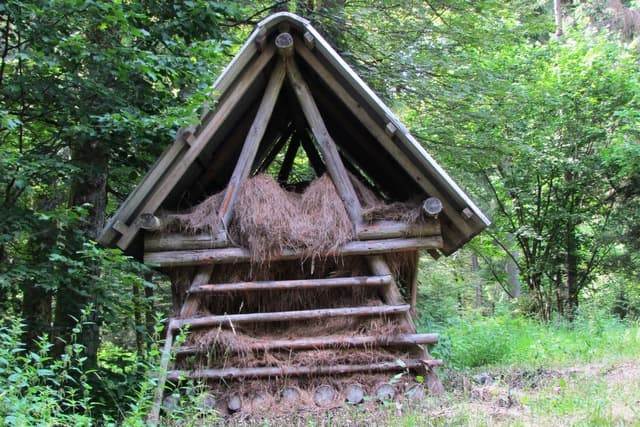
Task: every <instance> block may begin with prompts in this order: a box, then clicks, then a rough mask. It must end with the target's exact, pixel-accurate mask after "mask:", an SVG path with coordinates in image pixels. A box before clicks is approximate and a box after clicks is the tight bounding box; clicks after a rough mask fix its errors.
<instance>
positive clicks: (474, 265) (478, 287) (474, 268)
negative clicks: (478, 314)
mask: <svg viewBox="0 0 640 427" xmlns="http://www.w3.org/2000/svg"><path fill="white" fill-rule="evenodd" d="M471 272H472V273H473V280H474V282H475V285H474V287H475V291H476V292H475V293H476V295H475V300H474V307H475V308H476V309H479V310H480V309H482V280H481V279H480V277H479V273H480V263H479V262H478V255H477V254H476V253H474V252H472V253H471Z"/></svg>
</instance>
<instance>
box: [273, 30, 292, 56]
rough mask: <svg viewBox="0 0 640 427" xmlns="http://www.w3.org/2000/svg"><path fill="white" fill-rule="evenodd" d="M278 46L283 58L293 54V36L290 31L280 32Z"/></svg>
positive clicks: (277, 38)
mask: <svg viewBox="0 0 640 427" xmlns="http://www.w3.org/2000/svg"><path fill="white" fill-rule="evenodd" d="M276 47H277V48H278V52H279V53H280V55H282V57H283V58H290V57H291V56H293V37H292V36H291V34H289V33H280V34H278V37H276Z"/></svg>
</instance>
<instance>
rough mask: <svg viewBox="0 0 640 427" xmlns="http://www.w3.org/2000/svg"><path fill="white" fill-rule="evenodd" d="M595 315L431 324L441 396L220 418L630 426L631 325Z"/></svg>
mask: <svg viewBox="0 0 640 427" xmlns="http://www.w3.org/2000/svg"><path fill="white" fill-rule="evenodd" d="M596 319H597V320H589V319H580V320H579V321H577V322H575V323H574V324H567V323H551V324H547V325H544V324H540V323H538V322H535V321H533V320H527V319H523V318H513V317H509V316H505V317H497V318H479V319H466V320H464V321H462V320H461V321H459V322H456V323H454V324H451V325H450V326H448V327H446V328H443V329H442V330H441V331H440V333H441V336H442V340H441V341H442V344H441V345H440V347H438V348H436V349H435V350H434V354H436V355H437V356H438V357H441V358H443V359H444V360H445V362H446V364H447V368H446V369H441V371H440V376H441V378H442V379H443V382H444V384H445V388H446V390H447V391H446V393H445V394H444V395H442V396H438V397H428V398H426V399H424V400H423V401H420V402H419V403H417V404H411V405H409V403H407V402H406V401H399V402H388V403H386V404H384V405H380V404H367V405H364V406H359V407H351V408H345V407H343V408H339V409H336V410H333V411H330V412H328V413H324V414H322V415H320V414H315V415H310V414H297V415H290V416H285V417H273V416H269V414H266V417H265V418H264V419H262V420H239V419H235V420H231V422H229V421H230V420H226V421H225V424H227V423H230V424H235V425H260V426H281V425H300V426H430V425H434V426H449V425H456V426H457V425H470V426H485V425H486V426H493V425H509V426H511V425H514V426H520V425H522V426H565V425H567V426H568V425H571V426H573V425H585V426H619V425H634V426H635V425H637V426H640V326H639V325H637V324H629V323H621V322H618V321H615V320H612V319H607V318H602V317H599V318H596ZM481 378H484V379H485V380H486V382H485V383H484V384H481V383H480V382H482V381H481ZM371 403H372V402H371ZM178 424H181V423H178ZM195 424H196V425H198V424H199V423H198V422H196V423H195Z"/></svg>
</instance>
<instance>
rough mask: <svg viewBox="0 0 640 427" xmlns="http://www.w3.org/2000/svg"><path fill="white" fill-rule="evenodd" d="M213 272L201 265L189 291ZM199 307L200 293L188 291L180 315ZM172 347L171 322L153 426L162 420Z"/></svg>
mask: <svg viewBox="0 0 640 427" xmlns="http://www.w3.org/2000/svg"><path fill="white" fill-rule="evenodd" d="M212 272H213V266H212V265H203V266H202V267H200V268H199V269H198V271H197V272H196V274H195V276H194V277H193V280H192V281H191V286H190V287H189V291H192V290H194V289H195V288H197V287H199V286H201V285H204V284H206V283H208V282H209V278H210V277H211V273H212ZM197 309H198V294H197V293H196V294H194V293H191V292H188V293H187V296H186V298H185V301H184V304H183V305H182V308H181V309H180V317H191V316H193V315H194V314H195V312H196V310H197ZM172 349H173V328H172V327H171V324H169V325H167V336H166V337H165V340H164V347H163V349H162V356H161V358H160V371H159V373H158V384H157V387H158V388H157V389H156V394H155V397H154V399H153V406H152V407H151V412H150V413H149V417H148V420H147V422H148V424H149V425H150V426H152V427H155V426H156V425H158V422H159V421H160V408H161V407H162V397H163V396H164V386H165V383H166V381H167V372H168V370H169V362H170V361H171V350H172Z"/></svg>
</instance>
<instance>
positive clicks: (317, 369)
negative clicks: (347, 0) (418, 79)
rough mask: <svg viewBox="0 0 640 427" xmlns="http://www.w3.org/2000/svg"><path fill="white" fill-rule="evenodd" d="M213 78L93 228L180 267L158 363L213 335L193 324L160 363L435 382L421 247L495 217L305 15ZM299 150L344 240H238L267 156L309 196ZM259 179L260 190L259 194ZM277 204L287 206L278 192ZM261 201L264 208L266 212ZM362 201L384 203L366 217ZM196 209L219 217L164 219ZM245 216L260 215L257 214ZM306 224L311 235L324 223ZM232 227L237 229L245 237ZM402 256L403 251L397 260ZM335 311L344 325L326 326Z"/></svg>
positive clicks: (460, 239)
mask: <svg viewBox="0 0 640 427" xmlns="http://www.w3.org/2000/svg"><path fill="white" fill-rule="evenodd" d="M215 90H216V100H215V104H214V105H213V107H211V108H210V109H208V110H207V111H206V112H205V113H204V114H203V115H202V117H201V122H200V124H199V125H198V126H195V127H189V128H186V129H182V130H181V131H180V132H179V133H178V136H177V138H176V140H175V142H174V143H173V144H172V145H171V146H170V147H169V148H167V149H166V151H165V152H164V154H163V155H162V156H161V157H160V158H159V159H158V161H157V162H156V164H155V165H154V166H153V167H152V168H151V170H150V171H149V172H148V173H147V175H146V176H145V177H144V178H143V180H142V181H141V182H140V184H139V185H138V186H137V187H136V189H135V190H134V191H133V192H132V193H131V195H130V196H129V197H128V198H127V199H126V200H125V202H124V203H123V204H122V205H121V206H120V208H119V210H118V211H117V212H116V214H115V215H114V216H113V217H112V218H111V219H110V221H109V222H108V224H107V226H106V227H105V229H104V231H103V232H102V234H101V236H100V242H101V243H102V244H103V245H107V246H117V247H120V248H121V249H123V250H125V251H126V252H127V253H129V254H132V255H133V256H136V257H138V258H142V259H144V262H145V263H147V264H149V265H151V266H153V267H155V268H157V269H159V270H161V271H164V272H168V273H169V274H170V276H171V278H172V283H173V292H174V311H175V312H174V313H173V317H172V318H171V320H170V321H169V324H168V328H167V339H166V342H165V351H164V354H163V359H162V365H163V368H164V369H165V370H166V369H167V368H168V365H169V363H170V359H171V357H170V354H171V349H172V347H173V344H174V336H175V334H176V333H177V332H178V331H179V330H181V329H182V330H184V328H185V327H188V330H189V334H200V335H199V336H200V337H203V336H206V337H209V338H207V339H206V340H205V342H206V345H199V344H198V343H197V342H195V341H190V340H189V338H187V342H186V344H185V345H184V346H182V347H181V348H179V349H177V355H176V362H175V366H176V369H173V370H169V371H168V373H167V377H168V378H169V379H170V380H177V379H179V378H182V377H191V378H202V379H206V380H216V381H217V380H223V381H227V382H232V381H233V380H234V379H237V378H280V377H307V378H308V377H310V376H313V377H317V376H335V375H353V374H356V373H365V374H366V373H374V372H393V371H399V370H400V371H402V370H405V369H411V370H422V371H424V372H426V373H427V379H428V382H427V383H428V385H429V386H430V388H431V389H432V390H433V391H437V388H438V387H439V382H438V381H437V377H436V376H435V374H434V373H433V367H435V366H436V365H437V364H438V363H439V362H438V361H435V360H432V359H431V358H430V357H429V354H428V352H427V351H426V349H425V348H424V347H423V345H426V344H433V343H435V342H436V341H437V336H436V335H434V334H417V333H416V329H415V325H414V322H413V318H412V309H413V308H415V307H414V306H415V301H416V293H417V290H416V286H417V274H416V269H417V263H416V261H417V253H418V251H419V250H426V251H428V252H429V253H430V254H431V255H432V256H434V257H437V256H439V254H445V255H449V254H451V253H453V252H455V251H456V250H457V249H458V248H460V247H461V246H462V245H463V244H464V243H466V242H467V241H468V240H470V239H471V238H472V237H473V236H474V235H476V234H477V233H479V232H480V231H482V230H483V229H484V228H485V227H487V226H488V225H489V221H488V220H487V218H486V217H485V216H484V215H483V213H482V212H481V211H480V210H479V209H478V208H477V207H476V206H475V205H474V203H473V202H472V201H471V200H470V199H469V198H468V196H467V195H466V194H465V193H464V192H463V191H462V190H461V189H460V188H459V187H458V186H457V185H456V183H455V182H454V181H453V180H452V179H451V178H450V177H449V176H448V175H447V173H446V172H445V171H444V170H443V169H442V168H441V167H440V166H438V165H437V164H436V162H435V161H434V160H433V159H432V158H431V157H430V156H429V155H428V154H427V153H426V152H425V150H424V149H423V148H422V147H421V146H420V145H419V144H418V143H417V142H416V140H415V139H414V138H413V137H412V136H411V135H410V133H409V132H408V131H407V129H406V128H405V127H404V126H403V125H402V123H400V122H399V121H398V119H397V118H396V117H395V116H394V115H393V113H392V112H391V111H390V110H389V109H388V108H387V107H386V106H385V105H384V104H383V103H382V102H381V101H380V99H379V98H378V97H377V96H376V95H375V94H374V93H373V92H372V91H371V89H370V88H369V87H368V86H367V85H366V84H365V83H364V82H363V81H362V80H361V79H360V78H359V77H358V76H357V75H356V74H355V73H354V72H353V70H352V69H351V68H350V67H349V66H348V65H347V64H346V63H345V62H344V61H343V60H342V59H341V58H340V56H339V55H338V54H337V53H336V52H335V51H334V50H333V49H332V48H331V47H330V45H329V44H328V43H327V42H326V41H325V40H324V39H323V37H322V36H321V35H320V34H319V33H318V32H317V31H316V30H315V29H314V28H313V27H312V26H311V25H310V24H309V22H308V21H306V20H305V19H303V18H300V17H298V16H296V15H293V14H290V13H284V12H283V13H277V14H274V15H272V16H270V17H268V18H267V19H265V20H264V21H262V22H261V23H260V24H258V26H257V28H256V29H255V31H254V32H253V34H252V35H251V36H250V37H249V39H248V40H247V42H246V43H245V44H244V46H243V47H242V49H241V50H240V52H239V53H238V54H237V56H236V57H235V58H234V59H233V60H232V62H231V63H230V64H229V65H228V66H227V68H226V69H225V70H224V71H223V72H222V74H221V75H220V77H219V78H218V80H217V81H216V83H215ZM296 158H301V159H302V160H301V161H300V162H301V163H303V164H306V162H308V164H309V168H311V169H312V171H313V173H314V174H315V176H317V177H321V176H324V177H328V179H329V181H326V182H329V183H330V184H329V186H328V187H323V188H325V189H328V190H327V191H330V192H335V194H336V195H337V198H336V199H335V200H338V202H337V204H339V205H340V206H339V207H338V206H335V203H334V204H333V205H331V202H330V201H329V199H331V197H330V196H331V194H333V193H327V194H328V196H322V197H320V198H319V199H317V201H319V202H318V203H321V204H322V205H323V206H324V208H327V209H334V210H335V209H340V210H342V209H343V210H344V212H345V213H346V215H347V218H348V225H349V230H348V233H347V234H346V235H347V236H349V238H348V239H346V240H345V241H341V242H340V244H339V245H338V244H337V245H334V246H331V247H330V248H329V247H326V246H323V247H322V248H321V249H318V248H317V247H316V248H315V249H314V251H312V252H310V251H309V250H305V246H304V245H302V246H300V245H297V244H291V245H290V246H287V245H284V246H282V245H281V247H279V248H278V249H277V250H271V251H270V252H269V253H268V259H259V258H257V257H256V253H255V252H252V250H251V248H249V247H248V246H247V245H242V242H243V241H252V240H251V238H252V237H253V236H246V235H243V234H242V233H243V232H244V233H245V234H246V227H245V228H242V226H240V227H239V228H238V226H236V225H234V224H235V221H238V217H242V215H248V214H247V213H246V212H245V211H242V212H240V211H239V210H238V209H236V208H237V206H238V203H243V200H244V199H243V198H245V199H246V198H247V197H248V196H247V195H246V188H247V187H246V186H247V185H249V184H250V183H256V182H258V179H257V178H255V177H257V176H258V177H259V176H262V175H260V174H263V173H265V172H269V171H272V172H273V171H274V168H275V170H276V172H277V182H278V183H279V184H280V186H281V187H283V188H286V189H287V190H288V191H289V193H286V194H287V195H286V196H282V198H283V199H287V200H289V199H291V200H294V201H293V202H291V203H293V204H295V203H302V202H299V194H300V193H302V192H303V191H305V192H306V191H307V189H308V188H309V187H311V185H310V184H309V182H295V183H293V182H290V176H291V171H292V168H293V165H294V163H295V161H296ZM300 162H299V163H300ZM276 166H277V168H276ZM265 179H266V178H265ZM275 179H276V178H275V177H274V180H275ZM317 180H318V181H319V180H321V178H317ZM262 182H263V183H264V182H266V183H267V184H269V182H268V180H267V181H265V180H263V181H262ZM314 182H316V181H314ZM326 182H325V184H326ZM331 184H332V185H331ZM251 185H253V184H251ZM265 185H266V184H265ZM269 185H271V184H269ZM256 188H257V193H255V194H258V196H259V195H261V194H263V193H262V189H261V187H256ZM270 188H271V187H270ZM243 191H244V193H243ZM282 191H283V193H282V194H285V193H284V191H285V190H282ZM274 194H275V193H274ZM277 194H280V193H277ZM295 194H298V196H296V195H295ZM305 194H306V193H305ZM323 194H324V193H323ZM212 195H216V196H215V197H214V196H212ZM218 196H219V197H218ZM367 198H368V199H367ZM372 198H373V199H375V202H371V199H372ZM365 199H367V200H369V202H367V200H365ZM212 200H213V201H215V203H214V202H213V201H212ZM331 200H333V199H331ZM416 200H419V201H420V203H419V204H416V202H415V201H416ZM208 201H209V202H211V203H210V205H206V203H209V202H208ZM407 201H413V202H412V203H413V204H409V203H408V202H407ZM205 202H206V203H205ZM273 202H274V206H279V205H278V203H280V202H282V200H278V201H276V200H274V201H273ZM294 202H295V203H294ZM262 203H263V205H261V209H263V211H262V212H263V213H264V214H265V215H266V214H267V213H268V214H270V215H273V214H274V212H266V211H265V210H264V209H265V205H264V201H263V202H262ZM287 203H289V202H287ZM367 203H369V204H371V203H373V205H374V207H382V208H381V209H380V210H379V212H382V213H381V214H380V215H379V216H375V215H374V217H367V212H370V211H371V209H369V208H368V206H369V205H368V204H367ZM402 203H404V205H403V204H402ZM293 204H292V206H293ZM325 205H326V206H325ZM203 206H204V207H205V208H207V209H209V210H203V209H204V208H202V207H203ZM243 206H244V205H243ZM287 206H289V205H287ZM393 206H395V207H397V206H409V207H408V208H407V209H410V207H413V208H411V209H413V210H412V211H411V212H412V215H413V216H412V219H411V220H410V221H403V220H402V218H403V217H401V218H400V219H398V218H397V217H394V218H391V219H389V218H385V216H384V215H385V214H384V212H388V211H389V209H390V207H393ZM416 206H417V208H418V210H417V211H416ZM198 209H200V211H198V212H200V213H202V212H205V213H206V212H209V213H208V214H207V215H211V216H213V217H215V218H214V220H211V221H209V219H206V218H205V222H206V223H207V224H208V227H203V228H200V229H199V228H197V227H185V226H178V227H173V228H172V227H171V226H170V223H171V222H172V221H173V220H175V219H176V218H178V219H180V218H184V216H185V215H189V214H191V215H194V214H195V212H196V211H197V210H198ZM249 209H251V207H250V208H249ZM266 209H267V210H270V209H269V205H268V204H267V205H266ZM274 209H277V208H275V207H274ZM291 209H293V208H291ZM305 209H306V211H305V212H308V211H309V207H308V206H307V207H306V208H305ZM372 209H373V208H372ZM311 210H313V209H311ZM296 212H297V211H296ZM301 212H302V210H301ZM332 212H333V211H332ZM336 212H337V211H336ZM416 212H418V213H417V214H416ZM181 215H182V216H181ZM252 215H254V216H253V217H251V218H252V220H253V221H254V222H255V221H256V218H257V220H260V212H253V213H252ZM283 215H284V214H283ZM203 217H206V215H204V214H203V215H201V218H200V220H202V219H203ZM188 218H190V217H188ZM309 218H312V217H309ZM281 222H283V223H284V225H285V226H286V225H287V223H288V222H291V221H289V220H285V221H281ZM308 222H312V221H311V220H309V221H308ZM308 225H309V227H310V230H311V231H313V232H314V233H319V232H321V231H323V230H318V229H317V228H316V229H314V228H313V227H314V224H308ZM234 227H235V228H234ZM230 230H240V231H237V233H239V237H238V235H234V234H233V233H232V232H231V231H230ZM243 230H244V231H243ZM256 230H258V231H259V229H256ZM324 231H326V230H324ZM329 231H331V230H329ZM281 234H282V233H281ZM285 237H286V236H285ZM306 239H307V240H313V239H310V238H309V237H308V236H307V237H306ZM238 242H240V243H238ZM307 244H309V245H312V244H313V242H311V243H309V242H307ZM403 254H404V255H408V258H409V260H410V262H406V260H405V261H403V262H397V260H398V259H402V256H403ZM405 258H407V257H406V256H405ZM288 274H290V276H287V275H288ZM320 295H321V296H320ZM407 301H408V302H407ZM274 308H277V309H275V310H274ZM363 319H368V320H366V321H367V322H369V323H366V324H365V323H363V322H365V320H363ZM371 319H373V320H375V321H377V320H380V319H382V320H381V321H384V322H386V321H389V322H391V323H389V322H387V323H376V324H375V325H377V326H375V325H374V326H375V327H376V328H378V329H377V333H373V332H372V331H373V330H374V329H375V328H374V327H373V326H371V325H373V323H371V322H370V320H371ZM334 320H335V321H336V322H337V321H338V320H339V321H342V322H343V323H341V324H340V326H339V327H336V328H334V329H332V326H331V325H332V323H331V322H332V321H334ZM347 320H348V322H351V323H348V322H347ZM373 320H371V321H373ZM314 322H315V323H314ZM319 323H320V324H321V325H320V326H322V327H323V328H324V329H322V332H321V333H320V334H318V328H317V326H318V324H319ZM363 325H364V326H363ZM367 325H369V326H367ZM380 325H382V326H380ZM388 325H392V326H391V329H389V328H388ZM260 328H262V329H260ZM385 328H386V329H385ZM334 332H335V333H334ZM338 332H339V333H338ZM207 334H208V335H207ZM212 336H213V338H211V337H212ZM220 336H224V337H225V338H224V339H221V338H220ZM230 340H231V341H230ZM234 340H236V341H237V340H241V341H242V346H240V345H238V343H237V342H236V341H234ZM200 344H201V343H200ZM208 347H216V348H217V349H218V350H220V349H222V350H223V351H222V352H220V351H218V353H217V356H216V357H214V359H216V358H217V360H218V361H219V360H220V359H224V360H225V362H224V363H220V362H213V363H212V362H211V359H212V357H211V353H210V352H209V348H208ZM240 347H241V348H240ZM332 349H333V350H332ZM356 349H360V350H362V349H369V350H371V349H376V351H380V352H385V351H386V352H388V357H386V356H385V354H387V353H379V354H380V357H379V358H378V359H375V360H371V361H362V360H358V359H357V358H354V359H353V360H352V359H350V358H349V357H345V352H346V353H347V354H348V352H350V351H355V350H356ZM329 350H331V351H335V352H336V353H335V357H334V356H332V355H333V354H334V353H322V354H323V355H325V356H326V355H327V354H329V356H327V357H329V359H328V360H326V359H324V362H326V363H304V362H303V361H304V360H306V359H304V357H302V356H304V355H305V354H308V353H309V352H314V351H315V352H319V351H325V352H326V351H329ZM372 351H373V350H372ZM278 352H284V353H286V354H288V356H287V357H288V358H287V359H286V360H288V361H289V362H288V363H284V362H282V360H283V359H279V360H280V362H278V363H270V362H266V361H265V360H264V358H262V359H261V358H260V357H258V356H255V354H258V353H259V354H262V355H264V354H266V353H271V354H273V353H278ZM229 353H234V354H236V355H235V356H234V357H232V358H228V357H226V355H228V354H229ZM294 353H295V355H293V356H292V354H294ZM298 353H300V354H301V355H302V356H300V357H299V355H298ZM247 354H251V355H253V356H252V357H253V359H252V360H254V359H255V360H254V361H255V362H256V363H253V362H251V363H250V362H248V359H249V357H248V356H247ZM278 354H279V353H278ZM314 354H317V355H318V356H319V355H320V353H314ZM376 354H378V353H376ZM398 359H402V363H398V362H397V360H398ZM298 362H300V363H298ZM320 362H322V360H320ZM234 363H235V365H234ZM212 364H213V365H214V366H211V365H212ZM196 367H197V368H196ZM164 380H165V378H161V381H160V387H159V393H158V400H161V399H162V390H163V388H164ZM158 410H159V409H158V407H156V408H155V409H154V413H155V415H154V416H153V417H152V418H155V419H157V411H158Z"/></svg>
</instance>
